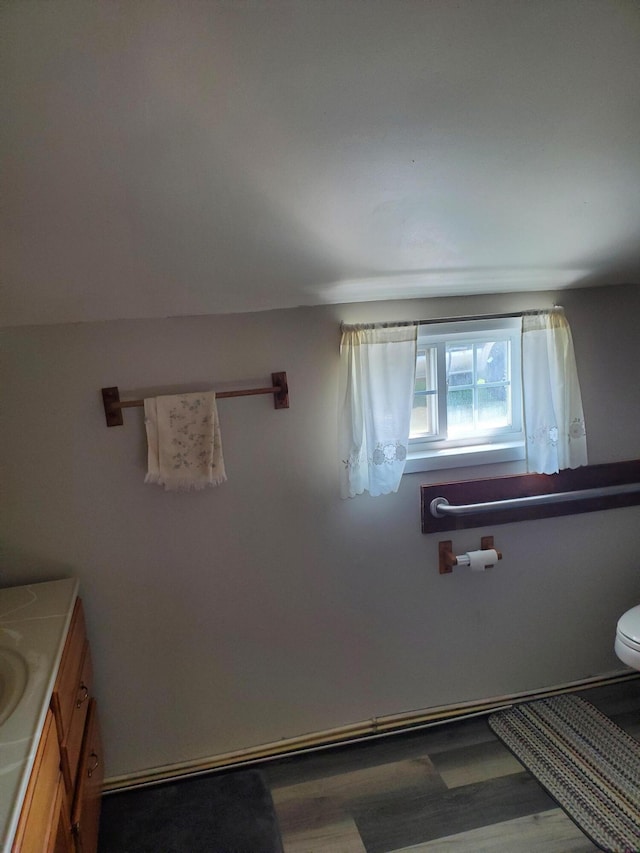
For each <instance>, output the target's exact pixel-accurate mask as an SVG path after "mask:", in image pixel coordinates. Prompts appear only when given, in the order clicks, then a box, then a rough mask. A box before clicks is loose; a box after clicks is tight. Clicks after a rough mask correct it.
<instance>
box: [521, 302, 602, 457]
mask: <svg viewBox="0 0 640 853" xmlns="http://www.w3.org/2000/svg"><path fill="white" fill-rule="evenodd" d="M522 390H523V396H524V419H525V432H526V446H527V470H528V471H530V472H533V473H537V474H555V473H556V472H558V471H560V470H562V469H563V468H578V467H579V466H580V465H586V464H587V438H586V431H585V423H584V413H583V410H582V397H581V394H580V384H579V382H578V371H577V369H576V360H575V355H574V352H573V339H572V337H571V330H570V328H569V324H568V322H567V320H566V317H565V315H564V311H563V310H562V308H554V309H553V310H551V311H540V312H537V313H532V314H525V315H524V316H523V318H522Z"/></svg>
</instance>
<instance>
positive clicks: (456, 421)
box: [447, 388, 473, 438]
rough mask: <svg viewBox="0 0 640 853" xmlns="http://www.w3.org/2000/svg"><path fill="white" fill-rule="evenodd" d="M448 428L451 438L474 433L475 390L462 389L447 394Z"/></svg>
mask: <svg viewBox="0 0 640 853" xmlns="http://www.w3.org/2000/svg"><path fill="white" fill-rule="evenodd" d="M447 426H448V433H449V438H460V437H462V436H465V435H471V434H472V433H473V390H472V389H471V388H464V389H462V388H460V389H455V390H449V391H448V392H447Z"/></svg>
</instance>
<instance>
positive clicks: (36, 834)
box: [13, 711, 69, 853]
mask: <svg viewBox="0 0 640 853" xmlns="http://www.w3.org/2000/svg"><path fill="white" fill-rule="evenodd" d="M65 807H66V799H65V790H64V784H63V781H62V774H61V773H60V753H59V750H58V737H57V733H56V727H55V723H54V720H53V715H52V713H51V711H48V712H47V717H46V719H45V724H44V728H43V731H42V737H41V738H40V744H39V746H38V751H37V753H36V757H35V761H34V765H33V770H32V772H31V778H30V779H29V784H28V786H27V791H26V794H25V798H24V804H23V806H22V812H21V814H20V819H19V822H18V828H17V830H16V835H15V840H14V843H13V851H14V853H18V851H19V853H53V851H54V850H60V849H64V848H61V847H60V846H59V843H58V838H60V839H62V836H63V835H64V833H65V828H66V829H67V837H68V826H69V824H68V820H67V819H66V817H67V816H66V808H65ZM67 849H68V848H67Z"/></svg>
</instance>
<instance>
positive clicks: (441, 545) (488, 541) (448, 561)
mask: <svg viewBox="0 0 640 853" xmlns="http://www.w3.org/2000/svg"><path fill="white" fill-rule="evenodd" d="M492 548H493V536H483V537H482V538H481V539H480V550H481V551H490V550H491V549H492ZM496 554H497V555H498V559H499V560H501V559H502V552H501V551H496ZM457 565H458V558H457V557H456V555H455V554H454V553H453V542H452V541H451V539H446V540H445V541H444V542H438V568H439V571H440V574H441V575H448V574H449V573H450V572H452V571H453V567H454V566H457Z"/></svg>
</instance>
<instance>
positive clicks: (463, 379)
mask: <svg viewBox="0 0 640 853" xmlns="http://www.w3.org/2000/svg"><path fill="white" fill-rule="evenodd" d="M472 384H473V346H472V344H447V387H451V386H456V385H472Z"/></svg>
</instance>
